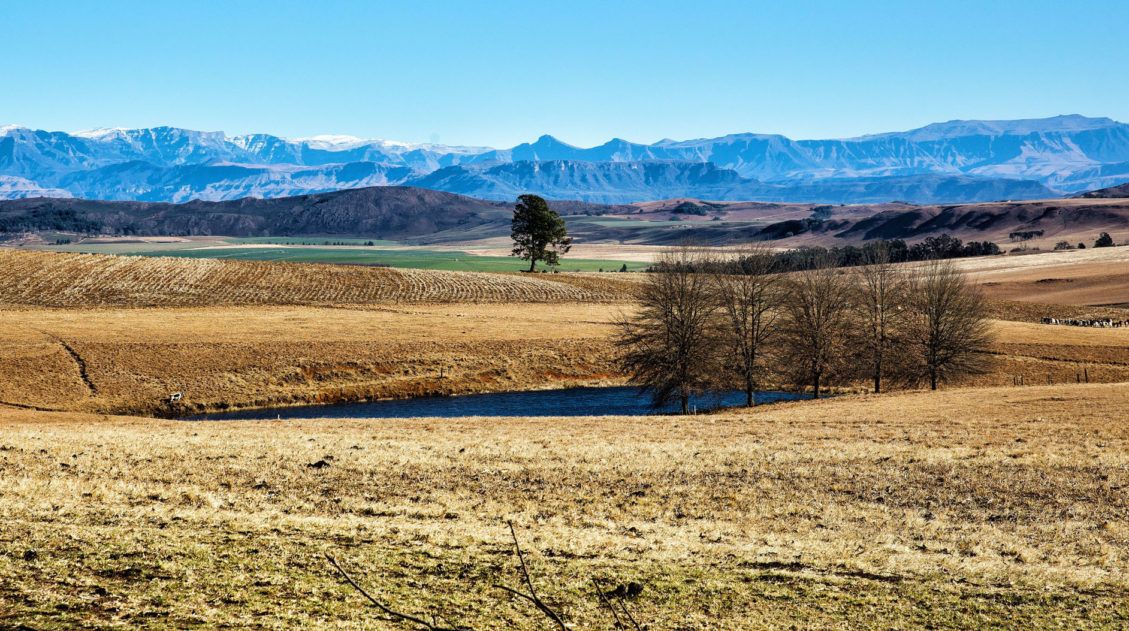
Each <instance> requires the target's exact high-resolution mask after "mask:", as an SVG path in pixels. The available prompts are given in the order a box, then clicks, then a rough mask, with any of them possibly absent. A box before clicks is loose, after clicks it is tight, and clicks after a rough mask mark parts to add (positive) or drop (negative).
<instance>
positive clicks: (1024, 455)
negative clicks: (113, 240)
mask: <svg viewBox="0 0 1129 631" xmlns="http://www.w3.org/2000/svg"><path fill="white" fill-rule="evenodd" d="M1126 421H1129V385H1127V384H1118V385H1089V386H1055V387H1047V386H1043V387H1029V388H1024V389H1014V388H1007V389H977V390H951V391H944V392H940V393H903V394H895V395H884V396H881V397H849V398H843V399H838V400H829V401H824V402H817V403H803V404H784V405H779V406H772V407H770V408H762V409H759V410H756V411H753V412H742V413H732V414H725V415H717V416H709V417H695V418H682V419H679V418H671V417H666V418H654V419H648V418H609V419H584V418H571V419H569V418H560V419H537V420H534V419H465V420H443V421H429V420H395V421H381V422H366V421H329V422H281V423H270V424H269V430H268V428H267V426H265V425H263V424H253V423H230V422H228V423H215V424H199V423H194V424H189V423H178V422H164V421H153V420H146V419H129V418H109V417H93V416H83V415H75V414H46V413H36V412H27V411H11V410H8V411H0V436H2V438H0V514H3V515H4V517H5V521H4V529H3V535H2V536H0V621H2V622H3V624H5V625H10V626H15V625H18V624H21V623H26V624H28V625H30V626H32V627H34V628H37V629H49V628H73V627H76V626H80V625H89V626H90V627H93V628H110V627H117V626H142V625H143V626H146V627H148V628H165V627H178V628H183V627H187V626H195V625H205V626H214V625H220V624H224V625H229V626H235V627H240V628H276V627H290V628H294V627H315V626H316V627H323V628H348V629H354V628H362V627H363V628H400V627H396V626H394V625H389V624H382V623H380V622H377V618H376V616H375V614H374V612H373V611H372V610H371V609H367V608H366V607H365V605H364V603H363V601H362V600H361V599H360V598H359V597H358V595H357V594H355V593H354V592H352V591H351V590H350V589H349V588H347V587H345V586H343V585H342V584H341V582H340V581H339V580H338V578H336V577H335V576H334V575H333V573H332V571H331V570H330V569H329V568H328V567H327V566H326V564H325V562H324V561H323V559H322V556H321V555H322V554H323V552H331V553H333V554H334V555H336V556H338V557H339V558H340V559H342V561H343V562H344V563H345V564H346V565H347V566H348V567H349V568H351V569H352V570H353V571H354V573H355V574H356V575H357V577H358V578H360V579H361V580H362V581H363V582H364V584H366V585H367V586H368V587H369V588H370V590H371V591H372V592H373V593H374V594H376V595H377V596H378V597H380V598H382V599H384V600H386V601H387V602H389V603H391V604H394V605H395V606H397V607H399V608H401V609H404V610H408V611H411V612H418V613H428V612H437V611H438V612H441V613H443V614H444V615H446V616H448V617H451V618H455V619H457V620H459V621H462V622H464V623H467V624H472V625H474V626H475V628H479V629H493V628H519V629H540V628H545V624H544V620H543V619H542V618H540V617H538V615H537V614H536V613H535V612H533V611H532V610H531V609H530V607H529V606H528V605H526V604H523V603H522V602H518V601H514V600H511V599H510V598H507V597H506V596H504V594H502V593H501V592H499V591H498V590H495V589H492V588H491V587H490V585H491V584H492V583H495V582H504V583H508V584H511V585H517V582H518V577H517V575H516V573H515V570H514V568H515V563H516V560H515V558H514V557H513V555H512V554H511V552H510V548H509V546H508V544H507V539H508V533H507V531H506V530H505V525H504V524H505V520H507V519H510V520H513V521H514V523H515V525H516V526H517V529H518V531H519V533H520V536H521V537H522V540H523V542H524V545H525V549H526V551H527V554H528V555H529V559H528V560H529V562H530V565H531V567H532V569H533V572H534V574H535V576H536V577H537V583H538V587H539V589H540V591H541V592H542V593H543V594H544V595H545V596H546V598H547V599H548V600H550V602H552V603H554V604H555V605H556V606H558V607H559V608H560V609H561V610H563V611H564V613H565V615H566V616H567V618H568V619H569V620H570V621H572V622H574V623H575V628H610V627H611V620H610V617H609V616H608V614H607V613H606V612H604V611H601V610H600V609H599V608H598V604H597V601H596V599H595V597H594V596H593V595H592V593H591V591H590V585H591V583H590V578H591V577H598V578H600V579H603V580H606V581H607V582H608V584H618V583H624V582H627V581H639V582H641V583H643V584H644V585H645V588H644V591H643V594H642V595H641V596H640V597H639V598H638V599H637V600H635V601H634V602H633V604H632V608H633V610H634V612H635V615H636V616H637V617H638V618H639V619H640V620H641V621H643V622H644V623H647V624H649V625H651V628H654V629H669V628H680V629H706V628H711V629H717V628H725V629H751V628H762V627H784V626H789V625H796V626H800V627H814V628H842V627H844V626H851V627H880V628H891V627H900V628H907V627H924V626H932V627H934V628H938V627H945V628H947V627H954V628H955V627H961V628H973V627H979V628H983V627H993V626H997V627H1000V626H1006V627H1029V628H1047V627H1070V628H1084V627H1095V628H1096V627H1103V626H1104V627H1118V626H1123V625H1125V624H1129V584H1127V581H1126V576H1127V572H1129V522H1127V515H1129V503H1127V498H1129V495H1127V494H1126V493H1125V489H1126V488H1129V456H1127V454H1129V423H1127V422H1126ZM627 436H630V440H624V438H625V437H627ZM320 459H326V460H327V461H329V462H330V463H331V464H330V466H329V467H328V468H324V469H313V468H309V467H307V464H309V463H311V462H314V461H317V460H320Z"/></svg>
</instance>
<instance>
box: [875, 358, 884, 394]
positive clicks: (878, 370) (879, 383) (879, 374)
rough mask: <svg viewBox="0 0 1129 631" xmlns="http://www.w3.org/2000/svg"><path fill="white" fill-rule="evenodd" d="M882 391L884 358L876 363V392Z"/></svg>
mask: <svg viewBox="0 0 1129 631" xmlns="http://www.w3.org/2000/svg"><path fill="white" fill-rule="evenodd" d="M879 392H882V360H881V359H879V360H878V361H877V362H875V363H874V393H875V394H878V393H879Z"/></svg>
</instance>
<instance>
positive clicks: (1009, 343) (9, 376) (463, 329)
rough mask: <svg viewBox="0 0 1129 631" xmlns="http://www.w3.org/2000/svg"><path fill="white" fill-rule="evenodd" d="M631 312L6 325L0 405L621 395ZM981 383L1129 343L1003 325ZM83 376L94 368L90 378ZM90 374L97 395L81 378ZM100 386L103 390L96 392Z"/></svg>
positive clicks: (1126, 333)
mask: <svg viewBox="0 0 1129 631" xmlns="http://www.w3.org/2000/svg"><path fill="white" fill-rule="evenodd" d="M629 309H630V307H629V306H626V305H617V304H582V303H574V304H563V305H530V304H521V303H512V304H431V305H401V306H395V307H393V306H387V307H380V306H367V307H364V308H359V307H358V308H349V309H340V308H321V307H304V306H287V307H273V306H261V307H208V308H194V309H190V308H182V309H173V308H134V309H111V308H105V309H83V310H60V309H36V308H27V307H22V308H20V309H16V310H9V311H3V310H0V402H2V403H9V404H17V405H24V406H32V407H38V408H45V409H53V410H76V411H92V412H105V413H119V414H120V413H134V414H155V413H165V412H166V410H164V409H163V407H162V405H163V402H164V401H165V400H166V399H167V397H168V396H169V394H170V393H172V392H182V393H184V407H183V408H181V409H180V410H178V411H179V412H182V413H187V412H192V411H203V410H215V409H223V408H227V407H251V406H269V405H286V404H301V403H329V402H338V401H349V400H361V399H373V398H396V397H404V396H413V395H423V394H455V393H468V392H488V391H500V390H521V389H531V388H540V387H551V386H558V387H559V386H566V385H575V384H580V383H622V382H623V377H622V375H621V374H619V371H618V369H617V368H616V365H615V350H614V347H613V343H612V336H613V334H614V332H615V326H614V324H613V323H614V322H615V320H616V319H617V318H619V317H620V316H621V315H622V314H623V313H624V312H625V311H627V310H629ZM995 330H996V331H997V342H996V343H995V345H994V357H993V369H992V372H991V373H989V374H988V375H984V376H981V377H977V378H976V379H974V380H971V381H969V382H967V383H970V384H977V385H1010V384H1012V383H1014V382H1015V381H1016V379H1018V378H1022V379H1023V382H1024V383H1026V384H1029V385H1033V384H1045V383H1048V381H1049V382H1052V383H1064V382H1074V381H1076V380H1078V379H1081V378H1083V376H1088V377H1089V379H1090V380H1091V381H1093V382H1111V381H1129V329H1083V328H1077V327H1065V326H1048V325H1042V324H1032V323H1022V322H1009V321H997V322H996V325H995ZM80 361H81V364H80V363H79V362H80ZM83 372H85V376H86V380H85V381H84V379H83ZM87 382H89V383H87Z"/></svg>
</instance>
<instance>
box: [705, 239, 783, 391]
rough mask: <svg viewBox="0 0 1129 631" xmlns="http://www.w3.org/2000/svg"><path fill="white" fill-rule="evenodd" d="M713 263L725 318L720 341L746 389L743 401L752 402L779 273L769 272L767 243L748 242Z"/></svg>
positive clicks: (771, 326) (770, 331) (773, 325)
mask: <svg viewBox="0 0 1129 631" xmlns="http://www.w3.org/2000/svg"><path fill="white" fill-rule="evenodd" d="M713 267H715V268H717V271H716V272H715V273H714V276H713V278H714V284H715V285H716V296H717V300H718V303H719V305H720V311H721V314H722V316H723V317H722V320H723V322H724V324H723V325H722V326H721V327H720V328H719V333H720V334H721V337H722V340H721V344H722V348H723V352H724V353H725V354H726V356H727V357H728V358H730V359H731V361H729V362H727V367H728V368H729V369H730V371H731V372H732V373H734V374H735V375H736V377H737V380H738V382H739V383H740V385H741V387H743V388H744V390H745V405H748V406H752V405H754V404H755V403H756V399H755V393H756V389H757V386H758V385H759V383H760V382H761V380H762V379H761V376H762V375H763V374H764V372H765V367H764V363H765V358H766V355H767V352H766V351H767V347H768V345H769V343H770V342H771V341H772V338H773V337H774V335H775V334H776V329H777V318H778V315H779V311H778V309H777V308H778V307H779V299H780V294H779V291H778V289H779V285H780V278H779V276H777V275H775V274H773V272H774V271H775V269H774V268H775V267H776V265H775V258H774V257H773V254H772V252H771V251H770V250H769V249H768V248H765V247H764V246H762V245H749V246H746V247H745V248H743V249H742V250H741V251H740V252H739V254H738V256H737V258H736V260H732V261H719V262H717V264H716V265H714V266H713ZM726 272H732V273H726Z"/></svg>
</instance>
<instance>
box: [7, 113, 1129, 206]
mask: <svg viewBox="0 0 1129 631" xmlns="http://www.w3.org/2000/svg"><path fill="white" fill-rule="evenodd" d="M1127 180H1129V125H1126V124H1124V123H1119V122H1117V121H1114V120H1111V119H1108V118H1087V117H1084V116H1077V115H1071V116H1057V117H1053V118H1046V119H1029V120H1010V121H950V122H946V123H935V124H932V125H927V126H925V127H922V128H920V129H914V130H910V131H907V132H895V133H884V134H875V135H870V136H862V137H858V138H848V139H839V140H792V139H790V138H787V137H784V136H780V135H768V134H751V133H746V134H733V135H729V136H722V137H720V138H709V139H699V140H685V141H674V140H662V141H659V142H656V143H653V144H640V143H633V142H629V141H626V140H623V139H618V138H617V139H613V140H610V141H608V142H606V143H604V144H602V145H599V146H596V147H589V148H583V147H576V146H573V145H570V144H567V143H565V142H562V141H560V140H558V139H556V138H553V137H552V136H547V135H546V136H542V137H541V138H538V139H537V140H536V141H534V142H532V143H523V144H520V145H517V146H515V147H512V148H509V149H491V148H487V147H451V146H444V145H429V144H423V145H412V144H405V143H396V142H388V141H383V140H365V139H359V138H352V137H347V136H316V137H312V138H305V139H295V140H288V139H284V138H280V137H277V136H271V135H268V134H252V135H246V136H235V137H228V136H226V135H224V134H223V133H222V132H201V131H193V130H186V129H179V128H175V127H155V128H149V129H105V130H94V131H89V132H79V133H74V134H69V133H64V132H47V131H42V130H32V129H28V128H25V127H16V126H7V127H0V198H19V197H30V196H64V195H73V196H77V197H87V198H91V199H117V200H147V201H177V202H181V201H188V200H190V199H202V200H227V199H236V198H240V197H247V196H255V197H263V198H274V197H282V196H288V195H296V194H303V193H314V192H323V191H331V190H339V189H347V188H360V187H367V186H383V185H398V184H410V185H413V186H423V187H429V188H434V189H436V190H444V191H450V192H458V193H464V194H469V195H476V196H481V197H484V198H489V199H510V198H512V197H514V196H516V195H517V194H520V193H526V192H533V193H539V194H543V195H546V196H548V197H555V198H569V199H580V200H586V201H599V202H629V201H640V200H647V199H658V198H664V197H675V196H679V197H681V196H685V197H698V198H715V199H748V200H789V201H818V202H828V203H861V202H872V201H887V200H890V199H902V200H906V201H913V202H921V203H927V202H969V201H983V200H986V199H999V198H1010V199H1024V198H1032V197H1046V196H1053V195H1056V194H1060V193H1076V192H1079V191H1085V190H1091V189H1097V188H1103V187H1108V186H1113V185H1117V184H1120V183H1122V182H1125V181H1127Z"/></svg>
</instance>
